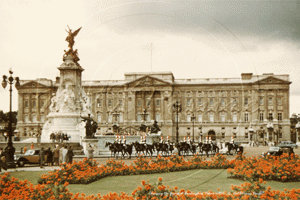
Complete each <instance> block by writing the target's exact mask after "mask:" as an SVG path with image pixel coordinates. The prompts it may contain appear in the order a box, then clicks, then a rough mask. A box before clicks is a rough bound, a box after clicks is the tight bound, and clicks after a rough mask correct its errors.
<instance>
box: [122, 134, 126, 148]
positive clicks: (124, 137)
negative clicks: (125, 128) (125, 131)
mask: <svg viewBox="0 0 300 200" xmlns="http://www.w3.org/2000/svg"><path fill="white" fill-rule="evenodd" d="M122 144H123V146H124V147H125V146H126V136H125V135H123V139H122Z"/></svg>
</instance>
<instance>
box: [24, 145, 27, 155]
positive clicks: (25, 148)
mask: <svg viewBox="0 0 300 200" xmlns="http://www.w3.org/2000/svg"><path fill="white" fill-rule="evenodd" d="M26 151H27V147H26V145H25V146H24V148H23V153H24V154H25V153H26Z"/></svg>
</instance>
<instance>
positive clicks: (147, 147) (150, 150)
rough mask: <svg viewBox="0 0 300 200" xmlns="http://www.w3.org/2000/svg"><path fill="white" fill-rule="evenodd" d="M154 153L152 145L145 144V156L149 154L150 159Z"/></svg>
mask: <svg viewBox="0 0 300 200" xmlns="http://www.w3.org/2000/svg"><path fill="white" fill-rule="evenodd" d="M154 151H155V148H154V145H153V144H146V155H147V154H148V153H149V155H150V157H152V155H153V152H154Z"/></svg>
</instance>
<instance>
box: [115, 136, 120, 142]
mask: <svg viewBox="0 0 300 200" xmlns="http://www.w3.org/2000/svg"><path fill="white" fill-rule="evenodd" d="M118 141H119V137H118V135H116V136H115V142H116V143H118Z"/></svg>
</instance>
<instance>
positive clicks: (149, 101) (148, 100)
mask: <svg viewBox="0 0 300 200" xmlns="http://www.w3.org/2000/svg"><path fill="white" fill-rule="evenodd" d="M150 105H151V99H147V106H148V107H150Z"/></svg>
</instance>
